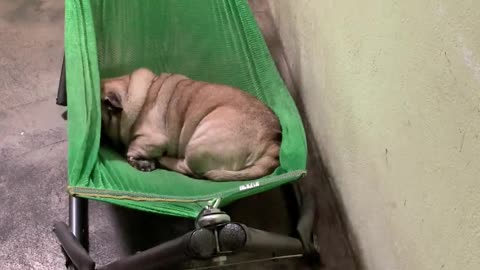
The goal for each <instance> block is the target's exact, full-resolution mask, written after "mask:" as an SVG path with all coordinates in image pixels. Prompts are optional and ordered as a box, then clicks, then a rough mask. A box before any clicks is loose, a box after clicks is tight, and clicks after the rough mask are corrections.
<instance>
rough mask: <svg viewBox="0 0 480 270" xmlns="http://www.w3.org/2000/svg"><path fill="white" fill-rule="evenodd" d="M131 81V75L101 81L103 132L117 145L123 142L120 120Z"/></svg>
mask: <svg viewBox="0 0 480 270" xmlns="http://www.w3.org/2000/svg"><path fill="white" fill-rule="evenodd" d="M129 81H130V77H129V76H122V77H117V78H113V79H107V80H102V82H101V103H102V104H101V109H102V132H104V133H105V135H107V136H108V137H109V139H110V140H111V142H112V143H114V144H115V145H119V144H120V143H121V141H120V121H121V118H122V114H123V102H124V101H125V98H126V95H127V91H128V84H129Z"/></svg>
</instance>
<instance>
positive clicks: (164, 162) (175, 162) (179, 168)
mask: <svg viewBox="0 0 480 270" xmlns="http://www.w3.org/2000/svg"><path fill="white" fill-rule="evenodd" d="M158 163H159V164H160V166H163V167H165V168H166V169H168V170H171V171H176V172H179V173H182V174H185V175H190V176H194V174H193V172H192V170H191V169H190V167H188V165H187V163H186V162H185V159H178V158H172V157H166V156H163V157H161V158H159V159H158Z"/></svg>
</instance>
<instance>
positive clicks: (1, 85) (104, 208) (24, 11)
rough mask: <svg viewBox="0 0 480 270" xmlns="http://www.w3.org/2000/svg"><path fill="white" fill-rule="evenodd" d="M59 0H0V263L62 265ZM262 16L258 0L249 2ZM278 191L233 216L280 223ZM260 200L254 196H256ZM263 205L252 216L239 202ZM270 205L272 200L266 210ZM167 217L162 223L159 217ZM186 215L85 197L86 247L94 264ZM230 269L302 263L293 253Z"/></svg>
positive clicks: (262, 224)
mask: <svg viewBox="0 0 480 270" xmlns="http://www.w3.org/2000/svg"><path fill="white" fill-rule="evenodd" d="M63 3H64V1H63V0H18V1H14V0H10V1H2V2H0V208H1V209H2V210H1V211H0V269H2V270H3V269H5V270H8V269H23V270H27V269H35V270H43V269H45V270H46V269H62V268H63V265H64V258H63V255H62V254H61V252H60V249H59V246H58V243H57V241H56V238H55V237H54V235H53V233H52V231H51V226H52V224H53V222H55V221H60V220H63V221H66V219H67V213H68V208H67V203H68V202H67V193H66V191H65V188H66V153H67V152H66V150H67V142H66V130H65V126H66V123H65V121H64V120H63V119H62V118H61V114H62V113H63V112H64V110H65V109H64V108H62V107H59V106H56V105H55V96H56V91H57V84H58V78H59V71H60V67H61V60H62V55H63V19H64V17H63ZM255 8H256V9H257V15H258V16H260V17H261V16H262V15H263V13H262V12H263V10H264V9H265V6H263V5H261V4H260V5H255ZM279 196H280V195H279V193H278V191H272V192H268V193H265V194H261V195H259V196H254V197H251V198H248V199H246V200H244V201H242V204H241V205H240V204H234V205H232V206H231V207H230V209H231V211H232V213H233V216H234V217H236V218H237V219H236V220H238V221H245V222H247V223H248V224H251V225H253V226H256V227H259V228H263V229H269V230H272V231H277V232H282V231H287V230H288V229H289V228H288V225H287V224H288V219H289V217H288V216H287V215H286V214H285V207H284V202H282V201H281V199H279V198H280V197H279ZM258 202H261V203H258ZM253 205H255V207H257V209H258V205H263V207H264V208H265V209H264V212H263V213H265V212H268V213H270V214H269V216H268V217H265V216H264V215H262V213H261V212H260V211H258V212H257V213H259V214H258V215H257V216H255V215H251V213H249V215H245V214H244V213H245V211H244V212H242V209H244V208H245V207H247V208H250V207H252V206H253ZM269 205H278V206H279V207H277V208H276V211H274V212H272V211H271V207H269ZM166 224H169V225H166ZM190 226H191V221H190V220H184V219H177V218H171V217H164V216H158V215H150V214H146V213H142V212H136V211H132V210H128V209H124V208H119V207H114V206H112V205H108V204H103V203H98V202H91V204H90V247H91V255H92V257H93V258H94V260H95V261H97V262H98V263H99V264H104V263H108V262H110V261H112V260H115V259H117V258H119V257H121V256H124V255H127V254H132V253H134V252H136V251H138V250H142V249H144V248H147V247H149V246H151V245H153V244H155V243H158V241H161V240H164V239H168V238H171V237H172V235H175V234H180V233H183V232H185V231H187V230H188V229H189V228H190ZM231 269H308V267H306V266H305V265H303V263H302V262H301V261H299V260H287V261H283V262H271V263H264V264H261V265H259V264H257V265H250V266H243V267H238V268H231Z"/></svg>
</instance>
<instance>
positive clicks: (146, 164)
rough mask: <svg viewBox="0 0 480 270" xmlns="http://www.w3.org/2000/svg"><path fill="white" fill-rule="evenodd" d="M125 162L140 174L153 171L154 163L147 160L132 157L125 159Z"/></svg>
mask: <svg viewBox="0 0 480 270" xmlns="http://www.w3.org/2000/svg"><path fill="white" fill-rule="evenodd" d="M127 161H128V163H129V164H130V165H132V167H134V168H135V169H137V170H140V171H142V172H150V171H153V170H155V168H156V165H155V161H153V160H149V159H136V158H134V157H127Z"/></svg>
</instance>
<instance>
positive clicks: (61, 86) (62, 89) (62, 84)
mask: <svg viewBox="0 0 480 270" xmlns="http://www.w3.org/2000/svg"><path fill="white" fill-rule="evenodd" d="M57 105H60V106H67V85H66V75H65V55H63V61H62V70H61V71H60V80H59V82H58V92H57Z"/></svg>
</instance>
